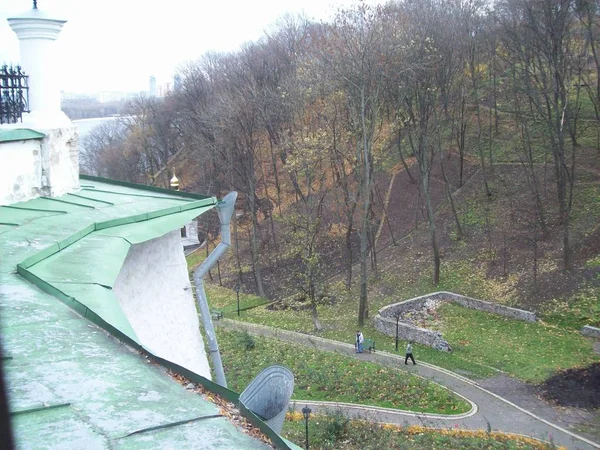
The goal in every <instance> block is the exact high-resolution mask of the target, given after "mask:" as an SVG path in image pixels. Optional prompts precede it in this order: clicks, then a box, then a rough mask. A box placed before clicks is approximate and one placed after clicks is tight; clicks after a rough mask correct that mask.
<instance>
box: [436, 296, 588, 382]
mask: <svg viewBox="0 0 600 450" xmlns="http://www.w3.org/2000/svg"><path fill="white" fill-rule="evenodd" d="M438 313H439V316H440V321H439V323H438V326H437V327H436V329H438V330H440V331H441V332H442V333H443V335H444V338H445V339H446V340H447V341H448V342H450V343H451V345H452V348H453V350H454V353H455V355H456V356H459V357H461V358H464V359H470V360H473V361H476V362H478V363H481V364H485V365H488V366H491V367H495V368H497V369H500V370H502V371H505V372H508V373H510V374H512V375H514V376H516V377H517V378H520V379H522V380H525V381H529V382H534V383H537V382H541V381H543V380H545V379H546V378H548V377H549V376H550V375H552V374H553V373H555V372H556V371H557V370H561V369H567V368H571V367H577V366H587V365H589V364H591V363H592V362H595V361H598V357H597V355H594V352H593V348H592V347H593V345H592V340H591V339H587V338H585V337H583V336H581V334H579V332H578V331H576V330H570V329H566V328H562V327H558V326H556V325H551V324H547V323H544V322H541V321H540V322H536V323H529V322H522V321H518V320H511V319H508V318H505V317H501V316H497V315H494V314H487V313H484V312H481V311H476V310H473V309H468V308H463V307H462V306H459V305H455V304H445V305H442V306H441V307H440V308H439V309H438Z"/></svg>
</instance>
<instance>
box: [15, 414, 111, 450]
mask: <svg viewBox="0 0 600 450" xmlns="http://www.w3.org/2000/svg"><path fill="white" fill-rule="evenodd" d="M12 422H13V433H14V436H15V444H16V448H37V449H44V448H48V449H50V448H52V447H56V446H58V445H59V443H60V447H62V448H71V449H76V448H79V449H105V448H110V443H109V440H108V438H106V437H105V436H102V435H101V434H99V433H98V432H97V431H96V430H94V427H93V426H92V425H91V424H89V423H86V421H85V420H84V419H83V418H82V417H81V414H80V413H79V412H78V411H76V410H75V409H74V408H72V407H65V408H51V409H43V410H41V411H39V412H35V413H29V414H20V415H18V416H16V417H14V418H13V421H12ZM53 443H54V445H53Z"/></svg>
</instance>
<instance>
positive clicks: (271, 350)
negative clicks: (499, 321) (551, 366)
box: [216, 328, 470, 414]
mask: <svg viewBox="0 0 600 450" xmlns="http://www.w3.org/2000/svg"><path fill="white" fill-rule="evenodd" d="M216 331H217V338H218V340H219V347H220V349H221V354H222V356H223V361H224V362H225V364H224V369H225V374H226V376H227V380H228V385H229V387H230V388H231V389H233V390H234V391H237V392H241V391H243V390H244V389H245V387H246V386H247V385H248V384H249V383H250V381H252V379H253V378H254V377H255V376H256V375H257V374H258V373H259V372H260V371H261V370H263V369H265V368H266V367H268V366H270V365H273V364H281V365H284V366H286V367H289V368H290V369H291V370H292V372H293V373H294V377H295V388H294V399H296V400H326V401H339V402H347V403H358V404H366V405H375V406H382V407H386V408H396V409H404V410H410V411H419V412H431V413H438V414H460V413H464V412H467V411H469V409H470V405H469V404H468V403H467V402H466V401H465V400H463V399H461V398H460V397H458V396H456V395H454V394H453V393H452V392H450V391H448V390H447V389H444V388H442V387H441V386H439V385H437V384H435V383H431V382H429V381H427V380H424V379H422V378H419V377H416V376H413V375H410V374H407V373H406V372H400V371H398V370H394V369H392V368H389V367H384V366H380V365H378V364H375V363H371V362H365V361H360V360H358V359H355V358H351V357H348V356H345V355H342V354H338V353H332V352H326V351H320V350H316V349H312V348H308V347H304V346H301V345H294V344H290V343H285V342H281V341H279V340H277V339H273V338H264V337H258V336H250V335H249V334H247V333H240V332H236V331H229V330H225V329H222V328H217V330H216Z"/></svg>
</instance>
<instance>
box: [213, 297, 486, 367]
mask: <svg viewBox="0 0 600 450" xmlns="http://www.w3.org/2000/svg"><path fill="white" fill-rule="evenodd" d="M205 288H206V291H207V296H208V299H209V302H210V305H211V307H214V308H219V309H223V311H224V315H225V317H227V318H230V319H236V320H238V317H237V313H236V312H235V311H236V295H235V292H233V291H231V290H229V289H225V288H221V287H219V286H215V285H205ZM261 302H263V303H264V299H261V298H260V297H256V296H254V295H247V294H243V293H240V305H242V306H241V307H242V308H243V307H244V306H247V305H251V304H260V303H261ZM319 318H320V320H321V323H322V324H323V325H324V330H323V331H322V332H320V333H315V332H314V327H313V323H312V320H311V318H310V313H309V312H308V311H307V310H294V309H291V308H290V309H286V310H283V311H273V310H270V309H268V308H267V306H260V307H257V308H254V309H250V310H247V311H242V313H241V315H240V317H239V320H242V321H245V322H251V323H257V324H261V325H267V326H271V327H275V328H281V329H284V330H289V331H297V332H301V333H309V334H315V335H318V336H320V337H324V338H328V339H333V340H337V341H343V342H349V343H354V339H355V333H356V317H355V313H354V311H353V310H350V309H349V308H347V304H346V303H343V304H337V305H333V306H329V307H327V306H322V307H320V308H319ZM362 331H363V333H364V335H365V337H367V338H371V339H374V340H375V342H376V345H377V349H378V350H384V351H388V352H395V340H394V338H391V337H390V336H386V335H384V334H381V333H379V332H378V331H377V330H375V328H374V327H373V325H372V323H371V322H370V321H368V322H367V323H366V325H365V326H364V327H363V328H362ZM405 345H406V343H405V342H400V344H399V347H400V348H399V351H400V353H403V352H404V346H405ZM414 353H415V356H416V357H417V359H422V360H425V361H427V362H430V363H432V364H436V365H439V366H441V367H445V368H447V369H450V370H457V371H459V372H460V373H464V374H466V375H468V376H471V377H473V378H483V377H488V376H492V375H494V374H495V373H496V372H495V371H494V370H493V369H490V368H489V367H486V366H485V365H482V364H480V363H476V362H473V361H469V360H468V359H463V358H461V357H460V356H457V355H449V354H447V353H442V352H439V351H437V350H433V349H431V348H428V347H424V346H420V345H415V347H414Z"/></svg>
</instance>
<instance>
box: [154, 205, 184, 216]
mask: <svg viewBox="0 0 600 450" xmlns="http://www.w3.org/2000/svg"><path fill="white" fill-rule="evenodd" d="M179 212H181V206H171V207H170V208H166V209H161V210H159V211H152V212H149V213H148V219H156V218H157V217H162V216H166V215H169V214H177V213H179Z"/></svg>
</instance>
